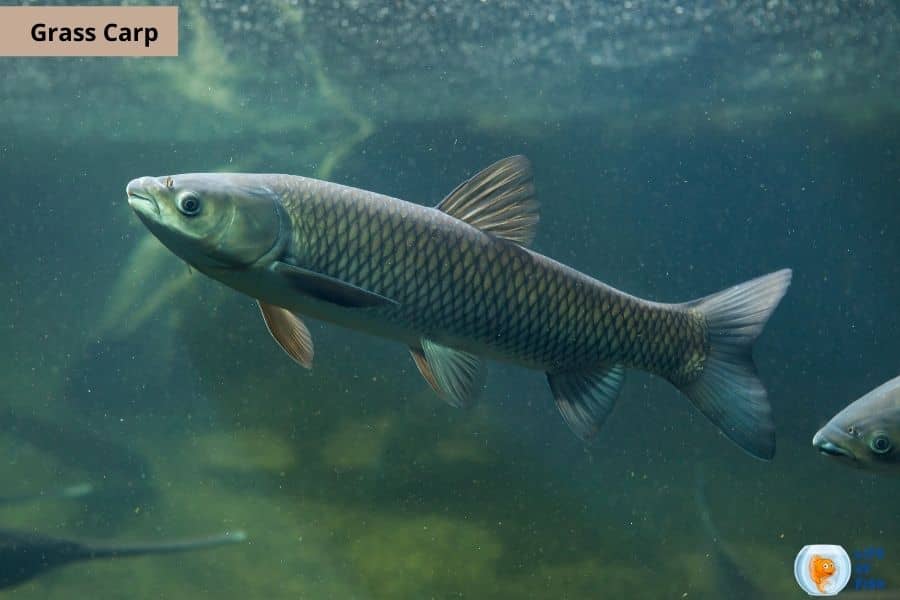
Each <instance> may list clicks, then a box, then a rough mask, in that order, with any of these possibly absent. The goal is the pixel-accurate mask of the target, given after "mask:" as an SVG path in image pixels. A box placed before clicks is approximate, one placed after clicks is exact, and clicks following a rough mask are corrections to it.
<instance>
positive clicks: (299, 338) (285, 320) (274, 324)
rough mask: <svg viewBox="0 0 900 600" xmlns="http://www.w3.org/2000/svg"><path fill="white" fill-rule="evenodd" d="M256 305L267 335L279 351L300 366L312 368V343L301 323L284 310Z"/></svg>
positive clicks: (260, 302)
mask: <svg viewBox="0 0 900 600" xmlns="http://www.w3.org/2000/svg"><path fill="white" fill-rule="evenodd" d="M257 303H258V304H259V310H260V312H262V316H263V320H265V322H266V327H268V328H269V333H271V334H272V337H273V338H275V341H276V342H278V345H279V346H281V349H282V350H284V351H285V352H287V353H288V356H290V357H291V358H293V359H294V360H295V361H296V362H297V363H298V364H300V366H302V367H305V368H307V369H310V368H312V360H313V341H312V336H311V335H310V334H309V329H307V328H306V325H305V324H304V323H303V321H301V320H300V319H299V318H298V317H297V315H295V314H294V313H292V312H291V311H289V310H287V309H286V308H281V307H280V306H274V305H272V304H266V303H265V302H263V301H261V300H257Z"/></svg>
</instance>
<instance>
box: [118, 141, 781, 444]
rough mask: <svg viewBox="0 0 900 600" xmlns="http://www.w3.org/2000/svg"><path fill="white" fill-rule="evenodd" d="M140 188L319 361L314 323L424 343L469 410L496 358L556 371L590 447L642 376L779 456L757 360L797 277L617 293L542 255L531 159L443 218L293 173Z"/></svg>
mask: <svg viewBox="0 0 900 600" xmlns="http://www.w3.org/2000/svg"><path fill="white" fill-rule="evenodd" d="M127 193H128V197H129V203H130V204H131V206H132V207H133V208H134V210H135V211H136V212H137V214H138V216H139V217H140V218H141V220H142V221H143V222H144V223H145V224H146V225H147V227H148V228H149V229H150V231H151V232H153V233H154V234H155V235H156V236H157V237H158V238H159V239H160V240H161V241H162V242H163V243H164V244H165V245H166V246H167V247H169V249H170V250H172V251H173V252H174V253H175V254H177V255H178V256H180V257H181V258H183V259H184V260H186V261H187V262H188V263H190V264H192V265H194V266H195V267H196V268H197V269H198V270H200V271H201V272H203V273H205V274H207V275H209V276H211V277H213V278H215V279H218V280H219V281H221V282H223V283H225V284H227V285H229V286H231V287H233V288H235V289H237V290H240V291H242V292H244V293H246V294H248V295H250V296H252V297H254V298H256V299H258V300H259V303H260V308H261V310H262V313H263V317H264V319H265V321H266V324H267V326H268V327H269V330H270V332H271V333H272V335H273V337H275V339H276V340H277V341H278V342H279V343H280V344H281V346H282V347H283V348H284V349H285V350H286V351H287V352H288V354H290V355H291V356H292V357H293V358H294V359H295V360H296V361H297V362H298V363H300V364H302V365H304V366H307V367H308V366H310V365H311V364H312V356H313V343H312V339H311V336H310V335H309V331H308V329H307V328H306V326H305V325H304V324H303V322H302V319H301V316H310V317H314V318H319V319H323V320H326V321H331V322H334V323H338V324H341V325H344V326H347V327H350V328H353V329H357V330H361V331H365V332H368V333H371V334H374V335H378V336H381V337H386V338H390V339H395V340H397V341H400V342H402V343H404V344H406V345H407V346H408V347H409V349H410V352H411V354H412V357H413V359H414V361H415V363H416V366H417V367H418V368H419V370H420V372H421V373H422V375H423V377H424V378H425V380H426V381H427V382H428V383H429V384H430V385H431V387H432V388H434V389H435V391H436V392H437V393H438V394H439V395H440V396H441V397H443V398H444V399H445V400H446V401H448V402H449V403H450V404H452V405H455V406H463V405H467V404H469V403H470V402H471V401H472V400H473V399H474V397H475V396H476V395H477V394H478V392H479V390H480V388H481V387H482V382H483V376H484V359H485V358H491V359H497V360H503V361H507V362H511V363H514V364H518V365H521V366H524V367H527V368H531V369H537V370H542V371H544V372H546V374H547V378H548V381H549V384H550V388H551V391H552V393H553V395H554V397H555V399H556V402H557V406H558V407H559V409H560V412H561V413H562V415H563V417H564V418H565V420H566V422H567V423H568V425H569V426H570V427H571V428H572V430H573V431H574V432H575V433H576V434H577V435H578V436H579V437H580V438H582V439H589V438H591V437H593V436H594V435H596V433H597V432H598V430H599V429H600V426H601V425H602V423H603V421H604V420H605V419H606V418H607V416H608V415H609V413H610V411H611V410H612V407H613V404H614V401H615V399H616V397H617V395H618V392H619V389H620V387H621V384H622V381H623V376H624V372H625V369H626V368H638V369H643V370H646V371H649V372H652V373H655V374H657V375H660V376H662V377H665V378H666V379H668V380H669V381H671V382H672V383H673V384H674V385H676V386H678V387H679V389H681V390H682V391H683V392H684V393H685V394H687V395H688V396H689V397H690V398H691V400H693V402H694V403H695V404H696V405H697V406H698V407H699V408H700V410H701V411H703V413H704V414H705V415H706V416H707V417H709V418H710V419H711V420H712V421H713V422H714V423H716V424H717V425H718V426H719V427H720V428H721V430H722V431H723V432H724V433H725V434H726V435H727V436H728V437H730V438H731V439H732V440H734V441H735V442H736V443H737V444H738V445H740V446H741V447H742V448H744V449H745V450H747V451H748V452H750V453H751V454H753V455H755V456H758V457H761V458H771V457H772V456H773V454H774V449H775V441H774V425H773V422H772V417H771V409H770V407H769V404H768V401H767V398H766V392H765V389H764V388H763V385H762V383H761V382H760V380H759V378H758V377H757V375H756V369H755V366H754V364H753V360H752V356H751V350H752V345H753V342H754V341H755V340H756V338H757V336H758V335H759V334H760V333H761V331H762V329H763V327H764V325H765V323H766V321H767V320H768V318H769V316H770V315H771V313H772V311H773V310H774V309H775V307H776V305H777V304H778V302H779V301H780V300H781V298H782V296H783V295H784V293H785V292H786V290H787V287H788V285H789V282H790V277H791V272H790V271H789V270H787V269H785V270H782V271H778V272H775V273H771V274H769V275H766V276H764V277H760V278H758V279H755V280H752V281H749V282H746V283H743V284H741V285H738V286H735V287H732V288H729V289H727V290H724V291H722V292H719V293H718V294H714V295H712V296H708V297H706V298H702V299H699V300H695V301H693V302H688V303H680V304H662V303H657V302H650V301H647V300H643V299H640V298H637V297H634V296H631V295H629V294H626V293H624V292H621V291H619V290H616V289H614V288H612V287H610V286H608V285H606V284H604V283H602V282H600V281H598V280H596V279H593V278H591V277H588V276H587V275H584V274H583V273H580V272H578V271H576V270H574V269H571V268H569V267H567V266H565V265H563V264H561V263H558V262H556V261H554V260H552V259H550V258H547V257H545V256H542V255H540V254H538V253H536V252H533V251H531V250H529V249H528V248H527V246H528V244H529V243H530V242H531V240H532V238H533V236H534V232H535V228H536V225H537V222H538V210H537V202H536V201H535V198H534V185H533V181H532V175H531V169H530V165H529V163H528V161H527V160H526V159H525V158H524V157H519V156H517V157H511V158H508V159H504V160H502V161H499V162H497V163H495V164H494V165H491V166H490V167H488V168H487V169H485V170H484V171H482V172H480V173H478V174H477V175H475V176H474V177H473V178H471V179H470V180H468V181H466V182H464V183H463V184H461V185H460V186H458V187H457V188H456V189H455V190H454V191H453V192H451V193H450V194H449V195H448V196H447V197H446V198H445V199H444V200H443V201H442V202H441V203H439V204H438V205H437V206H436V207H434V208H430V207H426V206H421V205H418V204H413V203H409V202H405V201H402V200H399V199H396V198H391V197H388V196H384V195H381V194H377V193H374V192H370V191H366V190H360V189H355V188H351V187H347V186H343V185H338V184H335V183H330V182H325V181H319V180H315V179H309V178H304V177H298V176H291V175H253V174H211V173H206V174H203V173H201V174H186V175H174V176H167V177H144V178H140V179H136V180H134V181H132V182H131V183H130V184H129V185H128V188H127Z"/></svg>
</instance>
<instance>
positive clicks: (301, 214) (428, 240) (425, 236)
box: [280, 177, 705, 382]
mask: <svg viewBox="0 0 900 600" xmlns="http://www.w3.org/2000/svg"><path fill="white" fill-rule="evenodd" d="M280 187H281V188H282V189H283V190H285V191H284V192H283V196H282V201H283V203H284V205H285V207H286V209H287V213H288V215H289V216H290V218H291V219H292V221H293V226H294V231H295V232H296V234H295V236H294V243H293V247H292V249H291V250H290V251H289V253H290V254H291V258H292V260H293V261H294V262H296V263H297V264H303V265H307V266H309V267H310V268H311V269H313V270H315V271H317V272H320V273H323V274H326V275H329V276H331V277H334V278H336V279H340V280H342V281H346V282H349V283H352V284H354V285H357V286H359V287H361V288H364V289H369V290H372V291H374V292H376V293H378V294H381V295H383V296H385V297H388V298H392V299H394V300H396V301H397V303H398V304H399V306H397V307H384V308H374V309H369V310H371V311H373V312H377V313H378V315H377V318H379V319H387V320H389V321H392V322H395V323H396V324H397V325H398V326H402V327H405V328H410V329H417V330H421V331H423V332H424V333H425V334H427V335H430V336H432V337H433V338H434V339H436V340H453V341H456V340H462V339H467V340H474V341H475V342H476V343H475V344H471V343H468V344H464V346H465V347H466V349H470V350H473V351H480V352H485V351H487V353H489V354H491V355H503V356H505V357H507V358H511V359H512V360H513V361H514V362H517V363H520V364H523V365H526V366H530V367H534V368H541V369H544V370H547V371H550V372H553V371H556V370H559V369H561V368H565V369H568V370H572V369H574V370H579V369H589V368H593V367H594V366H596V365H597V364H599V363H603V362H608V363H621V364H624V365H627V366H631V367H638V368H641V369H645V370H648V371H652V372H654V373H657V374H660V375H663V376H665V377H668V378H670V379H673V380H677V381H679V382H688V381H690V379H691V377H695V376H696V375H697V374H698V373H699V372H700V371H701V370H702V364H693V365H691V363H690V362H689V359H690V357H691V356H693V355H695V354H698V353H702V352H703V350H704V346H705V344H704V323H703V319H702V317H701V316H700V315H698V314H692V313H691V312H690V311H689V310H688V309H685V308H683V307H682V306H681V305H665V304H659V303H652V302H647V301H644V300H641V299H639V298H635V297H633V296H628V295H626V294H623V293H621V292H618V291H617V290H614V289H612V288H610V287H608V286H605V285H603V284H602V283H600V282H599V281H596V280H592V279H590V278H588V277H585V276H584V275H582V274H580V273H577V272H575V271H573V270H572V269H569V268H568V267H565V266H563V265H561V264H559V263H556V262H554V261H552V260H549V259H547V258H545V257H541V256H539V255H537V254H534V253H532V252H530V251H528V250H527V249H524V248H522V247H521V246H518V245H516V244H514V243H512V242H508V241H505V240H500V239H498V238H495V237H493V236H490V235H488V234H485V233H483V232H480V231H478V230H477V229H475V228H473V227H471V226H469V225H467V224H466V223H463V222H461V221H459V220H457V219H454V218H452V217H450V216H447V215H445V214H443V213H441V212H439V211H437V210H435V209H433V208H428V207H423V206H419V205H415V204H410V203H406V202H402V201H399V200H396V199H394V198H389V197H387V196H382V195H380V194H376V193H373V192H367V191H365V190H357V189H353V188H346V187H344V186H340V185H337V184H332V183H328V182H321V181H316V180H309V179H304V178H299V177H298V178H293V177H291V178H289V179H285V180H283V181H282V185H281V186H280ZM586 321H587V323H590V324H591V325H592V326H590V327H585V322H586ZM687 365H690V368H689V369H688V370H685V367H686V366H687Z"/></svg>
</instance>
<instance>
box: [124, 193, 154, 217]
mask: <svg viewBox="0 0 900 600" xmlns="http://www.w3.org/2000/svg"><path fill="white" fill-rule="evenodd" d="M128 205H129V206H131V208H132V209H134V211H135V212H136V213H138V214H147V213H153V214H154V215H155V216H157V217H159V205H158V204H157V203H156V200H155V199H154V198H153V197H151V196H141V195H140V194H133V193H132V194H128Z"/></svg>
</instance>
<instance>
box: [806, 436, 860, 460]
mask: <svg viewBox="0 0 900 600" xmlns="http://www.w3.org/2000/svg"><path fill="white" fill-rule="evenodd" d="M812 444H813V446H814V447H815V448H816V449H817V450H818V451H819V452H821V453H822V454H825V455H826V456H843V457H846V458H850V459H853V458H854V456H853V454H852V453H851V452H850V451H849V450H847V449H846V448H842V447H841V446H838V445H837V444H835V443H834V442H832V441H831V440H829V439H828V438H827V437H826V436H825V434H824V433H823V432H821V431H820V432H818V433H817V434H816V435H815V437H813V441H812Z"/></svg>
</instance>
